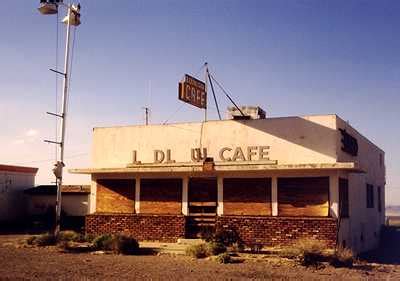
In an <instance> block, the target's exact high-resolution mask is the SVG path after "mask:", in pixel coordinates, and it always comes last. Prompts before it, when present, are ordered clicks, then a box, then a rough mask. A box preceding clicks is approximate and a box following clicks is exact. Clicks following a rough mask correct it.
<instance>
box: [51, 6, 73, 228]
mask: <svg viewBox="0 0 400 281" xmlns="http://www.w3.org/2000/svg"><path fill="white" fill-rule="evenodd" d="M67 16H68V21H67V35H66V40H65V41H66V42H65V61H64V80H63V95H62V107H61V116H62V117H61V141H60V160H59V161H60V162H61V173H60V177H59V178H58V179H57V201H56V226H55V230H54V235H58V233H59V232H60V217H61V187H62V171H63V166H64V140H65V123H66V117H67V101H68V78H69V77H68V63H69V45H70V44H69V41H70V30H71V25H70V17H71V7H69V6H68V14H67Z"/></svg>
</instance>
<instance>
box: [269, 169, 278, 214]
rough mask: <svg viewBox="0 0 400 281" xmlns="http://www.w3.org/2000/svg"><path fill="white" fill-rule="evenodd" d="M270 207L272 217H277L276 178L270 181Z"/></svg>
mask: <svg viewBox="0 0 400 281" xmlns="http://www.w3.org/2000/svg"><path fill="white" fill-rule="evenodd" d="M271 206H272V216H274V217H276V216H278V178H277V177H275V176H274V177H272V179H271Z"/></svg>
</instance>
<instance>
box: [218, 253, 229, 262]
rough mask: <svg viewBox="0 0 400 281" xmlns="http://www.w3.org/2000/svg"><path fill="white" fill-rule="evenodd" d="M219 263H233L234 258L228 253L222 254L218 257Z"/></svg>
mask: <svg viewBox="0 0 400 281" xmlns="http://www.w3.org/2000/svg"><path fill="white" fill-rule="evenodd" d="M216 260H217V262H219V263H231V262H232V258H231V256H230V255H229V254H228V253H222V254H219V255H218V256H217V259H216Z"/></svg>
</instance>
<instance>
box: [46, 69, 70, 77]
mask: <svg viewBox="0 0 400 281" xmlns="http://www.w3.org/2000/svg"><path fill="white" fill-rule="evenodd" d="M49 70H50V71H53V72H55V73H57V74H60V75H62V76H66V75H67V74H66V73H64V72H61V71H58V70H55V69H52V68H50V69H49Z"/></svg>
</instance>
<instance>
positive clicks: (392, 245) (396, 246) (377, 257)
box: [360, 226, 400, 265]
mask: <svg viewBox="0 0 400 281" xmlns="http://www.w3.org/2000/svg"><path fill="white" fill-rule="evenodd" d="M360 259H362V260H365V261H368V262H374V263H380V264H396V265H399V264H400V227H399V226H385V227H384V229H383V230H382V236H381V245H380V247H379V248H378V249H376V250H373V251H369V252H366V253H363V254H361V255H360Z"/></svg>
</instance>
